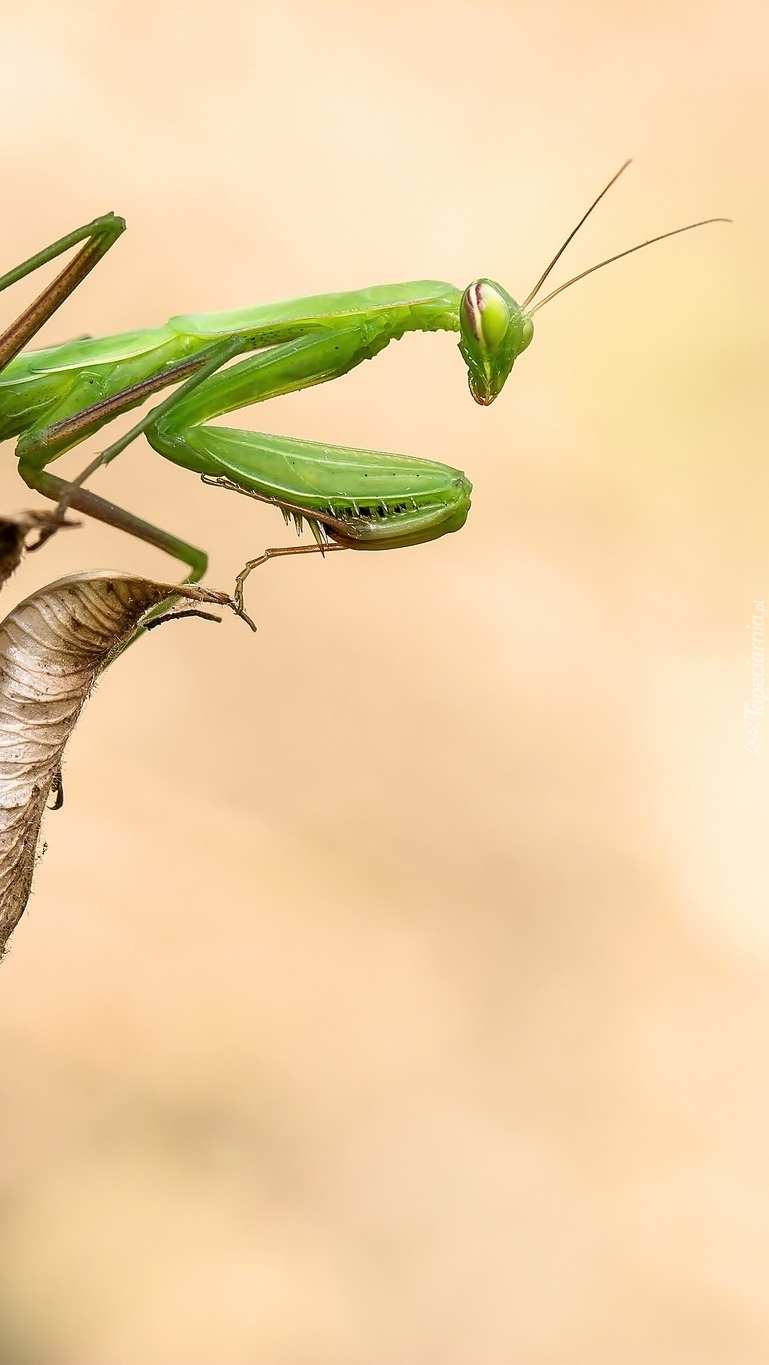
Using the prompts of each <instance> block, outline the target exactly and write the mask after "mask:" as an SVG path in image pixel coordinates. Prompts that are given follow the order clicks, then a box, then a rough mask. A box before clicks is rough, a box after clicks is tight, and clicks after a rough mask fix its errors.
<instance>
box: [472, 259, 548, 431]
mask: <svg viewBox="0 0 769 1365" xmlns="http://www.w3.org/2000/svg"><path fill="white" fill-rule="evenodd" d="M459 333H460V342H459V349H460V351H461V353H462V358H463V359H464V361H465V364H466V365H467V370H468V375H467V378H468V382H469V384H470V392H471V393H472V395H473V398H474V399H475V401H476V403H481V404H482V405H483V406H484V407H488V405H489V403H493V402H494V399H495V398H496V397H497V394H498V393H499V392H500V390H501V389H502V387H503V385H504V383H505V380H506V379H507V376H508V375H509V373H510V371H511V369H512V368H513V363H514V361H515V358H516V356H518V355H520V353H521V351H523V350H525V349H526V347H527V346H528V344H529V342H530V341H531V338H532V336H533V334H534V327H533V324H532V321H531V318H530V317H529V316H528V314H527V313H524V311H523V309H522V308H520V307H519V305H518V304H517V303H516V302H515V299H512V298H511V297H510V295H509V294H508V293H507V290H505V289H503V288H502V286H501V284H495V283H494V281H493V280H485V279H480V280H473V282H472V284H469V285H468V286H467V289H466V290H465V292H464V294H463V295H462V298H461V300H460V304H459Z"/></svg>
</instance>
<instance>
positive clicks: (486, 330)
mask: <svg viewBox="0 0 769 1365" xmlns="http://www.w3.org/2000/svg"><path fill="white" fill-rule="evenodd" d="M629 165H630V162H629V161H626V162H625V164H624V165H623V166H620V168H619V170H618V171H617V173H616V175H613V176H612V178H611V180H610V181H609V183H608V185H606V186H604V188H603V189H602V190H601V193H600V194H599V195H598V197H597V198H596V199H594V200H593V202H592V204H591V205H590V208H589V209H588V210H587V212H586V213H583V215H582V217H581V218H580V220H579V222H578V223H577V226H576V227H575V228H574V229H573V230H572V231H571V232H570V233H569V235H568V237H567V238H566V241H565V242H564V243H563V244H562V245H561V246H560V247H559V248H558V250H557V251H556V253H555V255H554V257H553V259H552V260H551V262H550V264H549V265H548V266H547V267H546V269H545V270H544V271H543V272H542V274H541V275H540V277H539V279H538V280H537V283H536V284H535V286H534V288H533V289H532V290H531V293H530V294H529V295H528V296H527V297H526V298H525V299H524V301H523V303H516V302H515V299H511V297H510V295H509V294H508V292H507V290H506V289H503V288H502V286H501V284H495V283H494V281H493V280H485V279H480V280H473V282H472V284H469V285H468V286H467V289H466V290H465V292H464V294H463V295H462V298H461V300H460V304H459V332H460V342H459V349H460V351H461V353H462V357H463V359H464V361H465V364H466V365H467V369H468V376H467V377H468V381H469V384H470V392H471V394H472V395H473V398H474V399H475V401H476V403H481V404H482V405H483V406H484V407H488V405H489V403H493V402H494V399H495V398H496V396H497V394H498V393H500V392H501V391H502V388H503V385H504V383H505V380H506V379H507V376H508V375H509V373H510V371H511V370H512V368H513V365H514V363H515V361H516V359H517V357H518V356H519V355H520V354H521V351H525V350H526V347H527V346H528V345H529V342H530V341H531V338H532V337H533V335H534V324H533V322H532V320H531V319H532V316H533V314H534V313H536V311H537V309H538V308H544V306H545V304H546V303H549V302H550V300H551V299H554V298H555V296H556V294H561V293H563V291H564V289H570V288H571V286H572V285H573V284H576V283H577V281H578V280H583V279H584V278H585V276H586V275H592V274H593V271H594V270H603V267H604V266H605V265H611V264H612V263H613V262H614V261H621V260H622V258H623V256H632V254H633V252H634V251H642V250H643V249H644V248H645V247H647V246H652V245H653V244H654V243H655V242H664V241H665V239H666V238H667V237H676V236H677V235H678V233H679V232H691V230H692V228H698V227H705V226H707V224H708V223H729V222H731V219H730V218H704V219H702V220H701V221H700V222H699V223H687V225H686V227H680V228H674V229H673V231H672V232H662V233H660V235H659V236H658V237H649V238H648V239H647V241H645V242H638V243H637V245H636V246H631V247H629V248H628V249H627V250H626V251H619V252H618V253H617V255H616V256H608V257H607V258H606V260H605V261H599V262H598V264H597V265H591V266H590V267H589V269H587V270H581V271H580V273H579V274H578V275H573V276H572V278H571V279H570V280H567V281H566V283H565V284H559V286H558V288H557V289H553V290H551V292H550V293H549V294H547V295H546V297H545V298H544V299H539V301H538V302H537V303H534V299H535V298H536V296H537V294H538V293H539V291H540V289H541V288H542V285H543V284H544V283H545V280H546V279H547V278H548V276H549V274H550V271H551V270H552V269H553V266H554V265H555V264H556V262H557V261H559V260H560V258H561V256H562V255H563V253H564V251H565V250H566V248H567V246H568V245H569V243H570V242H571V241H572V239H573V238H574V237H575V236H576V234H577V233H578V232H579V230H580V228H581V227H582V224H583V223H584V222H585V220H586V219H587V218H589V217H590V214H591V213H592V212H593V209H594V208H595V207H596V205H597V204H600V202H601V200H602V199H603V197H604V195H605V194H606V193H608V191H609V190H610V189H611V187H612V185H613V184H614V183H615V181H617V180H619V177H620V176H621V175H622V173H623V171H625V170H627V168H628V166H629ZM531 303H534V307H533V308H529V304H531Z"/></svg>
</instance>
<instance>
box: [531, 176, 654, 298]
mask: <svg viewBox="0 0 769 1365" xmlns="http://www.w3.org/2000/svg"><path fill="white" fill-rule="evenodd" d="M632 160H633V158H632V157H628V160H627V161H625V162H624V163H623V165H622V166H620V168H619V170H618V171H617V174H616V175H613V176H612V178H611V180H610V181H609V183H608V185H604V187H603V189H602V190H601V193H600V194H599V196H598V198H597V199H594V200H593V202H592V204H591V205H590V208H589V209H588V211H587V213H583V215H582V217H581V218H580V220H579V222H578V223H577V226H576V227H575V228H573V229H572V231H571V232H570V233H569V235H568V237H567V238H566V241H565V242H564V243H563V244H562V245H561V246H559V248H558V250H557V251H556V253H555V255H554V257H553V259H552V261H551V262H550V264H549V266H548V267H547V269H546V270H544V271H543V272H542V274H541V275H540V277H539V279H538V280H537V283H536V284H535V286H534V288H533V289H532V291H531V293H530V294H529V296H528V298H527V299H526V300H525V301H524V302H523V303H522V304H521V307H522V308H528V306H529V304H530V303H531V301H532V299H533V298H535V297H536V295H537V294H538V293H539V291H540V289H541V288H542V286H543V284H544V283H545V280H546V279H547V277H548V275H549V274H550V271H551V270H552V268H553V266H554V265H556V264H557V262H558V261H560V259H561V257H562V255H563V253H564V251H565V250H566V248H567V246H568V245H569V242H570V241H571V240H572V238H574V237H576V235H577V233H578V232H579V230H580V228H581V227H582V224H583V223H585V222H587V220H588V218H589V217H590V215H591V213H592V212H593V209H594V208H596V207H597V205H598V204H600V202H601V200H602V199H603V197H604V195H605V194H608V193H609V190H610V189H611V187H612V185H616V183H617V181H618V180H619V178H620V176H621V175H622V172H623V171H626V170H627V168H628V166H629V165H630V163H631V162H632Z"/></svg>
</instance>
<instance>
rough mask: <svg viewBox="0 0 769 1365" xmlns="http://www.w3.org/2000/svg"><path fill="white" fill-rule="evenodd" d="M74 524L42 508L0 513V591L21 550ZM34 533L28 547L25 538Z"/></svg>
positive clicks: (15, 564)
mask: <svg viewBox="0 0 769 1365" xmlns="http://www.w3.org/2000/svg"><path fill="white" fill-rule="evenodd" d="M79 525H80V523H79V522H78V521H68V520H67V519H66V518H65V517H62V516H60V514H59V513H58V512H56V511H53V512H46V511H45V510H44V509H43V508H40V509H37V510H36V509H32V510H30V511H26V512H4V513H3V515H2V516H0V588H2V586H3V584H4V583H6V582H7V580H8V579H9V578H10V576H11V574H12V573H13V571H14V569H18V567H19V564H20V563H21V557H22V555H23V554H24V551H25V550H36V549H37V547H38V545H40V544H42V543H43V542H44V541H45V540H47V539H48V537H49V536H50V535H52V534H53V532H54V531H60V530H62V529H63V528H64V527H67V526H79ZM30 532H31V533H33V534H34V533H35V532H37V536H38V539H37V541H33V542H32V544H30V542H29V540H28V536H29V535H30Z"/></svg>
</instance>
